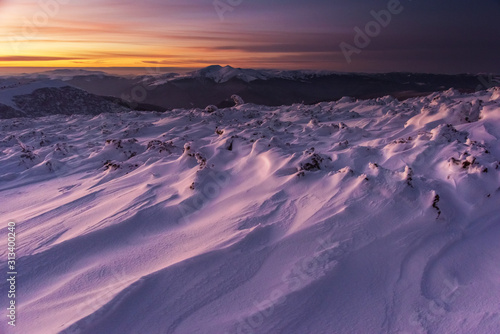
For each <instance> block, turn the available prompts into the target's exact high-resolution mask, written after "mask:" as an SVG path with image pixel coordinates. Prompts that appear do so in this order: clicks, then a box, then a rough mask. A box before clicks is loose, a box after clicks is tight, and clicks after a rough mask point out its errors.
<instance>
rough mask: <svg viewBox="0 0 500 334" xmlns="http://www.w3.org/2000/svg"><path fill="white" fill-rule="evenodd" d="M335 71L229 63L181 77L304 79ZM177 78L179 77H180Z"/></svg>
mask: <svg viewBox="0 0 500 334" xmlns="http://www.w3.org/2000/svg"><path fill="white" fill-rule="evenodd" d="M333 73H334V72H328V71H283V70H254V69H242V68H234V67H231V66H229V65H228V66H224V67H222V66H220V65H212V66H208V67H205V68H203V69H201V70H197V71H194V72H190V73H188V74H187V75H184V76H181V78H206V79H211V80H213V81H215V82H217V83H224V82H227V81H230V80H232V79H239V80H242V81H245V82H251V81H254V80H270V79H288V80H304V79H309V78H312V77H318V76H326V75H331V74H333ZM175 79H178V77H176V78H175Z"/></svg>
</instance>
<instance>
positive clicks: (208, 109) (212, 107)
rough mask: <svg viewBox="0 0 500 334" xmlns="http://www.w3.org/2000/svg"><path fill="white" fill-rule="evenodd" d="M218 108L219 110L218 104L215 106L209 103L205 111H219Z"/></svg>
mask: <svg viewBox="0 0 500 334" xmlns="http://www.w3.org/2000/svg"><path fill="white" fill-rule="evenodd" d="M217 110H219V108H217V107H216V106H214V105H213V104H211V105H209V106H207V107H206V108H205V111H206V112H209V113H212V112H215V111H217Z"/></svg>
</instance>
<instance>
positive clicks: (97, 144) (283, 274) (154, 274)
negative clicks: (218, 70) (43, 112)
mask: <svg viewBox="0 0 500 334" xmlns="http://www.w3.org/2000/svg"><path fill="white" fill-rule="evenodd" d="M0 129H1V132H0V133H1V138H0V166H1V168H0V196H1V199H2V206H1V208H0V216H1V217H3V218H2V221H3V224H4V227H3V228H2V230H1V233H0V240H1V241H0V243H1V245H3V246H2V247H1V249H0V253H1V255H2V259H5V257H6V247H4V246H5V244H4V243H5V241H6V240H7V233H6V228H5V227H6V226H7V222H8V221H9V220H12V221H15V222H16V223H17V226H18V237H17V240H18V244H19V247H18V249H17V252H18V271H19V276H18V280H19V285H18V289H19V295H18V305H19V307H18V310H17V311H18V322H17V327H16V328H15V329H12V328H7V327H8V326H7V325H6V321H5V320H4V321H2V322H1V323H0V326H1V327H0V330H1V332H2V333H30V334H31V333H33V334H36V333H92V334H101V333H102V334H108V333H120V334H122V333H123V334H127V333H133V334H136V333H148V334H156V333H162V334H163V333H190V334H194V333H214V334H215V333H217V334H219V333H300V334H303V333H467V334H469V333H478V334H484V333H498V332H500V311H499V300H500V266H499V263H500V243H499V242H498V240H500V218H499V217H500V209H499V203H500V173H499V172H500V167H499V164H500V163H499V160H500V145H499V144H500V143H499V138H500V90H498V89H490V90H489V91H482V92H478V93H476V94H472V95H461V94H460V93H458V92H456V91H453V90H450V91H446V92H443V93H435V94H432V95H430V96H428V97H425V98H414V99H410V100H406V101H404V102H400V101H397V100H395V99H393V98H390V97H385V98H380V99H376V100H358V101H357V100H353V99H350V98H344V99H341V100H340V101H338V102H329V103H321V104H317V105H312V106H305V105H293V106H282V107H264V106H257V105H250V104H245V105H241V106H237V107H234V108H230V109H222V110H218V111H216V112H213V113H210V114H209V113H205V112H204V111H203V110H200V109H193V110H180V109H179V110H173V111H169V112H166V113H153V112H129V113H120V114H103V115H99V116H89V115H74V116H69V117H68V116H49V117H42V118H37V119H12V120H0ZM0 270H1V271H2V272H4V273H5V272H7V269H6V263H5V261H2V263H1V264H0ZM0 291H7V283H6V282H5V281H3V282H2V283H1V284H0ZM4 298H5V297H4ZM2 300H4V299H2Z"/></svg>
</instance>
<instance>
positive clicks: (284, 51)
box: [0, 0, 500, 73]
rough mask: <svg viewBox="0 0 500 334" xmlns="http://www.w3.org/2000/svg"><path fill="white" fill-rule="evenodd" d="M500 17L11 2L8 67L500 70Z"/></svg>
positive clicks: (488, 4) (280, 4)
mask: <svg viewBox="0 0 500 334" xmlns="http://www.w3.org/2000/svg"><path fill="white" fill-rule="evenodd" d="M373 13H378V15H379V16H380V17H379V19H380V21H379V22H380V23H379V22H377V21H376V20H375V17H374V15H373ZM381 13H382V14H381ZM383 13H385V14H387V13H389V15H390V19H389V18H388V16H387V15H384V14H383ZM375 16H376V15H375ZM499 17H500V0H475V1H472V0H401V1H398V0H371V1H368V0H365V1H362V0H342V1H340V0H85V1H83V0H0V67H86V68H87V67H120V68H123V67H130V68H132V67H134V68H156V67H165V68H185V69H189V68H201V67H205V66H208V65H212V64H219V65H231V66H233V67H244V68H276V69H321V70H332V71H342V72H396V71H405V72H429V73H478V72H481V73H500V60H499V59H500V57H499V56H500V43H499V41H500V20H498V18H499ZM355 29H357V30H355ZM367 29H368V30H367ZM370 29H371V30H370ZM357 35H358V36H357ZM362 35H364V37H363V36H362ZM360 36H362V37H360Z"/></svg>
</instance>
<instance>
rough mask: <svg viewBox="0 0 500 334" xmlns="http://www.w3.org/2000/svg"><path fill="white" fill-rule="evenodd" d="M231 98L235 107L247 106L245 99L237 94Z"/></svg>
mask: <svg viewBox="0 0 500 334" xmlns="http://www.w3.org/2000/svg"><path fill="white" fill-rule="evenodd" d="M231 98H232V99H233V101H234V105H235V106H240V105H242V104H245V101H243V99H242V98H241V96H239V95H236V94H234V95H231Z"/></svg>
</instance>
